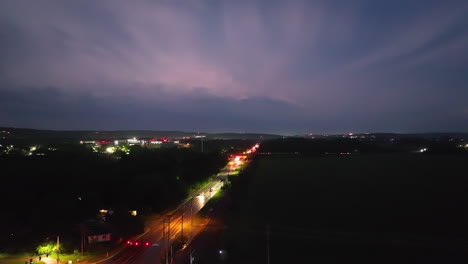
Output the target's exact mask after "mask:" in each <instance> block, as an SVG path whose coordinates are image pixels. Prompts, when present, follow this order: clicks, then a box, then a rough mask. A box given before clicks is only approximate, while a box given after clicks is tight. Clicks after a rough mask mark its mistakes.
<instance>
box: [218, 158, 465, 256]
mask: <svg viewBox="0 0 468 264" xmlns="http://www.w3.org/2000/svg"><path fill="white" fill-rule="evenodd" d="M467 161H468V160H467V158H466V157H465V158H464V157H455V156H453V157H449V156H424V155H401V154H399V155H368V156H366V155H356V156H352V155H348V156H322V157H303V156H299V155H296V156H284V155H283V156H278V157H275V156H263V157H259V158H258V160H257V161H255V162H253V163H252V166H251V167H250V168H249V169H247V171H246V174H245V175H242V176H240V177H242V178H243V179H242V180H241V179H237V182H236V180H234V182H233V191H234V195H236V197H235V199H237V198H240V199H241V201H239V203H238V204H236V205H234V207H233V222H232V225H231V228H230V232H228V237H227V238H228V239H229V241H231V242H230V244H229V245H230V246H229V250H230V251H231V254H230V256H236V258H235V259H233V258H231V259H230V261H231V262H232V263H267V262H266V261H267V253H266V245H267V236H266V225H267V224H269V225H270V258H271V263H350V262H351V261H352V262H357V263H363V262H366V263H462V262H464V258H465V255H466V254H467V253H468V248H467V245H468V243H466V240H467V238H468V232H467V227H466V226H467V224H468V223H467V221H466V220H467V217H466V216H467V215H468V214H467V213H468V212H467V204H468V203H467V202H468V198H467V194H468V193H467V192H465V190H466V189H467V188H466V187H467V183H468V180H467V173H466V171H467V166H466V164H468V162H467ZM239 181H240V182H239ZM236 183H237V185H236Z"/></svg>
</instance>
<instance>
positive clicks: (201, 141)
mask: <svg viewBox="0 0 468 264" xmlns="http://www.w3.org/2000/svg"><path fill="white" fill-rule="evenodd" d="M201 152H203V136H202V138H201Z"/></svg>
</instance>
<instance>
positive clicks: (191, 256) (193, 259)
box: [189, 247, 195, 264]
mask: <svg viewBox="0 0 468 264" xmlns="http://www.w3.org/2000/svg"><path fill="white" fill-rule="evenodd" d="M193 252H195V250H193V251H192V247H190V256H189V257H190V264H194V263H195V257H193Z"/></svg>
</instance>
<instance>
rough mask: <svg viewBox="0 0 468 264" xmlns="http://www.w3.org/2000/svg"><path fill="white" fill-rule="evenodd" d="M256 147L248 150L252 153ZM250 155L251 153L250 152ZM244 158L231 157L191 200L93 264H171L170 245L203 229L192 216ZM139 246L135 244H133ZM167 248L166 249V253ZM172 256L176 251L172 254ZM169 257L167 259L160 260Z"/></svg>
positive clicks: (193, 235)
mask: <svg viewBox="0 0 468 264" xmlns="http://www.w3.org/2000/svg"><path fill="white" fill-rule="evenodd" d="M256 148H258V145H256V146H255V147H253V148H252V149H249V150H250V151H252V150H253V151H255V149H256ZM249 153H250V152H249ZM243 159H245V156H234V157H233V158H232V159H230V161H229V163H228V165H226V167H225V168H224V169H223V170H222V171H221V172H220V173H219V174H218V176H217V177H216V178H215V179H214V180H213V181H212V182H210V183H209V184H207V185H206V186H205V187H203V188H202V189H200V190H198V191H197V192H195V193H194V194H193V196H192V197H193V198H191V199H189V200H188V201H186V202H184V203H182V204H181V205H180V206H179V207H178V208H177V209H175V210H174V211H173V212H172V213H171V214H169V215H165V216H162V217H160V218H158V219H154V220H153V221H151V222H150V223H149V224H148V226H147V228H148V229H147V231H146V232H145V233H144V234H143V235H142V236H140V237H139V238H138V239H136V240H135V241H127V242H126V245H125V247H124V248H123V249H122V250H121V251H120V252H119V253H117V254H116V255H114V256H112V257H110V258H109V259H106V260H103V261H100V262H96V263H99V264H114V263H115V264H150V263H151V264H158V263H162V264H164V263H171V245H172V243H173V242H174V241H176V239H177V238H178V237H180V236H181V234H182V232H183V236H184V237H188V239H189V241H188V242H189V243H190V240H191V239H193V238H194V237H195V236H196V234H198V233H199V232H200V231H201V230H202V229H203V227H204V226H203V225H200V226H196V225H195V224H194V223H195V221H193V220H194V218H193V217H192V216H195V215H196V214H197V213H198V212H199V211H200V210H201V209H202V208H203V206H204V205H205V204H206V203H207V202H208V200H209V199H210V198H211V197H213V195H214V194H215V193H216V192H217V191H218V190H219V189H220V188H221V187H222V185H223V181H222V180H223V179H226V178H227V176H228V175H230V174H233V173H235V171H236V169H237V168H238V166H241V165H242V163H243ZM136 243H138V245H136ZM166 249H168V250H167V251H166ZM172 253H173V254H172V255H175V253H176V252H172ZM163 256H168V257H169V258H168V259H167V262H166V259H162V258H161V257H163Z"/></svg>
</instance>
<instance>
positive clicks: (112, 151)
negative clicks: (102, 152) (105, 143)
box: [106, 147, 115, 154]
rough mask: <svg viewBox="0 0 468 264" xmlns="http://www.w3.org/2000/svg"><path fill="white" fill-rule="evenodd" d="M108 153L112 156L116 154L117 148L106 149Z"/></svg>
mask: <svg viewBox="0 0 468 264" xmlns="http://www.w3.org/2000/svg"><path fill="white" fill-rule="evenodd" d="M106 152H107V153H110V154H112V153H114V152H115V148H114V147H108V148H107V149H106Z"/></svg>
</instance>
